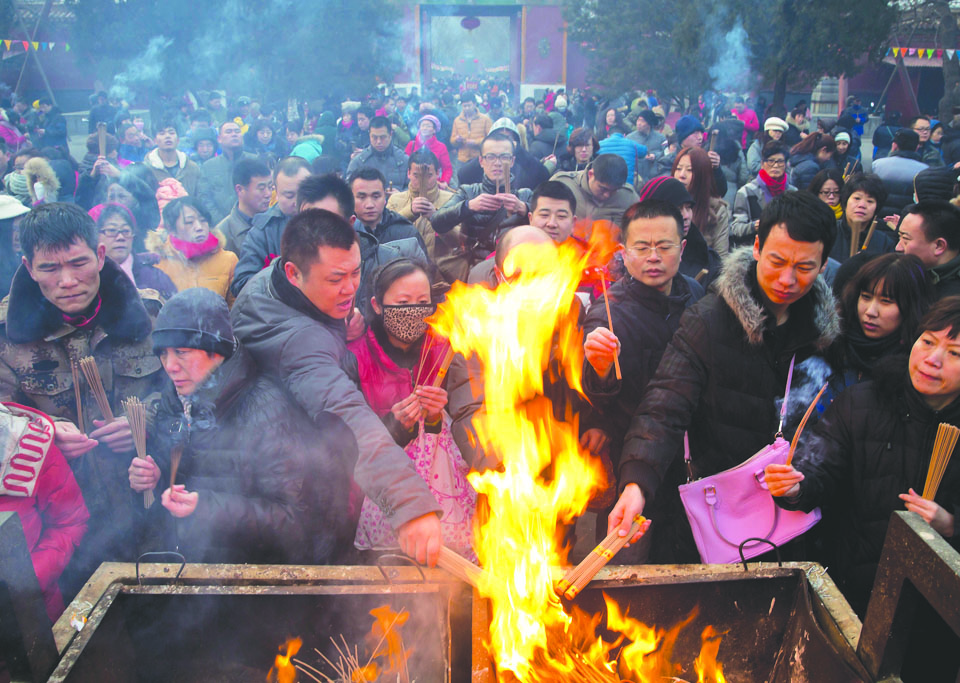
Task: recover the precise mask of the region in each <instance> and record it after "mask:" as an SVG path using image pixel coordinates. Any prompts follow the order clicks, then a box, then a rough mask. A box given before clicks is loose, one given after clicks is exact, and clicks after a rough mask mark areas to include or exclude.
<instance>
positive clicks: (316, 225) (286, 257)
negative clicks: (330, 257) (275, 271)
mask: <svg viewBox="0 0 960 683" xmlns="http://www.w3.org/2000/svg"><path fill="white" fill-rule="evenodd" d="M356 243H357V233H356V231H355V230H354V229H353V226H352V225H350V224H349V223H348V222H347V221H346V220H345V219H344V218H341V217H340V216H338V215H337V214H335V213H333V212H332V211H326V210H325V209H307V210H306V211H301V212H300V213H298V214H297V215H296V216H294V217H293V218H291V219H290V221H289V222H288V223H287V227H285V228H284V229H283V237H282V238H280V257H281V258H282V259H283V262H284V263H287V262H289V263H292V264H294V265H295V266H296V267H297V268H298V269H299V270H300V272H301V273H303V274H304V275H306V274H307V273H309V272H310V267H311V266H312V265H313V264H314V263H316V262H317V258H318V254H317V250H318V249H320V247H333V248H334V249H344V250H349V249H350V248H351V247H352V246H353V245H354V244H356Z"/></svg>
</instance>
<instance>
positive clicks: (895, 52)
mask: <svg viewBox="0 0 960 683" xmlns="http://www.w3.org/2000/svg"><path fill="white" fill-rule="evenodd" d="M893 56H894V57H899V56H900V48H899V47H895V48H893Z"/></svg>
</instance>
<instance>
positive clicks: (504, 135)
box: [480, 128, 517, 154]
mask: <svg viewBox="0 0 960 683" xmlns="http://www.w3.org/2000/svg"><path fill="white" fill-rule="evenodd" d="M488 141H493V142H509V143H510V147H511V148H512V152H513V153H514V154H516V152H517V142H516V140H514V139H513V137H512V136H511V135H510V134H509V133H508V132H507V130H506V129H504V128H498V129H497V130H495V131H493V132H491V133H490V134H489V135H487V137H485V138H484V139H483V141H482V142H481V143H480V154H483V148H484V146H485V145H486V144H487V142H488Z"/></svg>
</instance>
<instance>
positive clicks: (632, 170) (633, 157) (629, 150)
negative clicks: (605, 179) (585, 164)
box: [600, 132, 647, 185]
mask: <svg viewBox="0 0 960 683" xmlns="http://www.w3.org/2000/svg"><path fill="white" fill-rule="evenodd" d="M600 154H616V155H617V156H618V157H620V158H621V159H623V160H624V162H626V164H627V184H628V185H633V183H634V180H635V179H636V174H637V162H638V161H640V160H642V159H643V158H644V157H646V156H647V147H646V145H641V144H640V143H639V142H636V141H635V140H631V139H629V138H626V137H624V136H623V133H620V132H615V133H611V134H610V135H609V136H608V137H605V138H604V139H603V140H601V141H600Z"/></svg>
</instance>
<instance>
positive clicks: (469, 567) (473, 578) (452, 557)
mask: <svg viewBox="0 0 960 683" xmlns="http://www.w3.org/2000/svg"><path fill="white" fill-rule="evenodd" d="M437 564H438V565H439V566H440V567H442V568H443V569H446V570H447V571H448V572H450V573H451V574H453V575H454V576H456V577H457V578H458V579H460V580H461V581H463V582H465V583H469V584H470V585H471V586H473V587H474V588H477V587H479V585H480V580H481V579H482V578H483V577H484V571H483V569H481V568H480V567H478V566H477V565H475V564H474V563H473V562H471V561H470V560H468V559H466V558H465V557H463V556H461V555H460V554H459V553H455V552H454V551H452V550H450V549H449V548H447V547H446V546H443V547H441V548H440V557H439V558H438V559H437Z"/></svg>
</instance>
